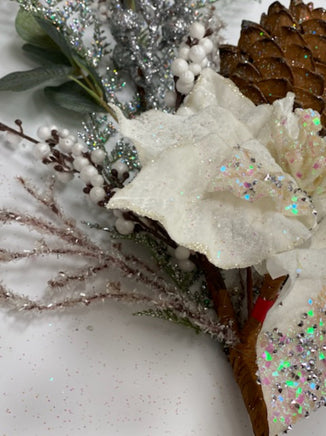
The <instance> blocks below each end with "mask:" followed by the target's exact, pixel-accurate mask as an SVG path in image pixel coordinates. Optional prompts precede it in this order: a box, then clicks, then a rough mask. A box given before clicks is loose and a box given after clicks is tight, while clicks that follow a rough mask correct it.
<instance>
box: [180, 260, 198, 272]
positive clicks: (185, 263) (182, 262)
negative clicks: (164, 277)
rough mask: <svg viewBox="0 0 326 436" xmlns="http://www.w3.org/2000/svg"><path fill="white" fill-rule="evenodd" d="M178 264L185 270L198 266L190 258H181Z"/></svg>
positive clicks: (189, 270) (188, 270)
mask: <svg viewBox="0 0 326 436" xmlns="http://www.w3.org/2000/svg"><path fill="white" fill-rule="evenodd" d="M178 265H179V268H180V269H181V270H182V271H184V272H191V271H193V270H194V269H195V268H196V266H195V264H194V263H193V262H191V260H189V259H185V260H179V261H178Z"/></svg>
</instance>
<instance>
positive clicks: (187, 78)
mask: <svg viewBox="0 0 326 436" xmlns="http://www.w3.org/2000/svg"><path fill="white" fill-rule="evenodd" d="M194 80H195V76H194V73H192V72H191V71H190V70H188V71H186V72H185V73H183V74H182V75H181V76H180V78H179V81H180V82H181V83H183V84H185V85H188V84H189V85H190V84H191V83H194Z"/></svg>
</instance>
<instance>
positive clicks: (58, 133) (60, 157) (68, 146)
mask: <svg viewBox="0 0 326 436" xmlns="http://www.w3.org/2000/svg"><path fill="white" fill-rule="evenodd" d="M37 136H38V137H39V139H40V142H39V143H37V144H35V148H34V154H35V156H36V157H37V158H38V159H41V160H42V162H43V163H44V164H46V165H48V166H50V167H52V168H53V170H54V171H55V173H56V176H57V178H58V180H60V181H62V182H68V181H70V180H71V179H72V178H73V177H74V174H76V173H79V176H80V179H81V180H82V181H83V182H84V183H85V185H86V186H85V187H84V189H83V191H84V193H86V194H88V195H89V197H90V199H91V200H92V201H93V202H94V203H97V204H98V205H99V206H104V205H105V204H106V203H107V201H109V199H110V197H111V196H112V195H113V193H114V191H115V190H116V189H118V188H119V187H122V186H123V183H124V181H125V180H126V179H127V178H128V177H129V169H128V166H127V164H126V163H125V162H123V161H122V160H120V159H118V160H117V161H115V162H114V163H113V164H112V165H111V175H110V176H109V178H108V179H109V180H105V179H104V177H103V175H102V169H103V162H104V160H105V158H106V152H105V151H104V150H102V149H100V148H97V149H94V150H92V151H88V150H87V149H86V147H85V146H84V145H83V144H81V143H80V142H78V140H77V138H76V136H74V135H71V134H70V131H69V130H68V129H60V130H59V129H58V128H57V127H56V126H42V127H40V128H39V129H38V131H37ZM111 179H112V180H111ZM114 216H115V218H116V221H115V227H116V229H117V231H118V232H119V233H120V234H122V235H128V234H130V233H132V232H133V230H134V227H135V223H134V222H132V221H130V220H127V219H125V218H124V217H123V212H122V211H120V210H117V211H114Z"/></svg>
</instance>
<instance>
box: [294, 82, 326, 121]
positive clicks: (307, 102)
mask: <svg viewBox="0 0 326 436" xmlns="http://www.w3.org/2000/svg"><path fill="white" fill-rule="evenodd" d="M293 90H294V92H295V95H296V97H297V99H298V101H299V102H300V103H301V104H302V107H303V108H304V109H309V108H311V109H314V110H315V111H317V112H319V113H320V114H321V113H322V112H323V110H324V108H325V102H324V100H323V99H322V98H321V97H319V96H316V95H314V94H312V93H311V92H309V91H306V90H304V89H302V88H297V87H294V89H293Z"/></svg>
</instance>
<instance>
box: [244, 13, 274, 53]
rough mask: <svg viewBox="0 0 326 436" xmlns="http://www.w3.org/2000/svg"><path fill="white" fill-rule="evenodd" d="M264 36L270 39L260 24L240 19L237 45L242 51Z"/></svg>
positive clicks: (245, 51) (245, 50)
mask: <svg viewBox="0 0 326 436" xmlns="http://www.w3.org/2000/svg"><path fill="white" fill-rule="evenodd" d="M265 38H268V39H270V35H269V34H268V32H267V31H266V29H264V28H263V27H262V26H260V25H259V24H256V23H253V22H251V21H246V20H244V21H242V25H241V34H240V39H239V42H238V47H239V49H240V50H241V51H242V52H243V53H247V51H248V48H249V47H251V46H252V45H253V44H254V43H255V42H256V41H260V40H261V39H265Z"/></svg>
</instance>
